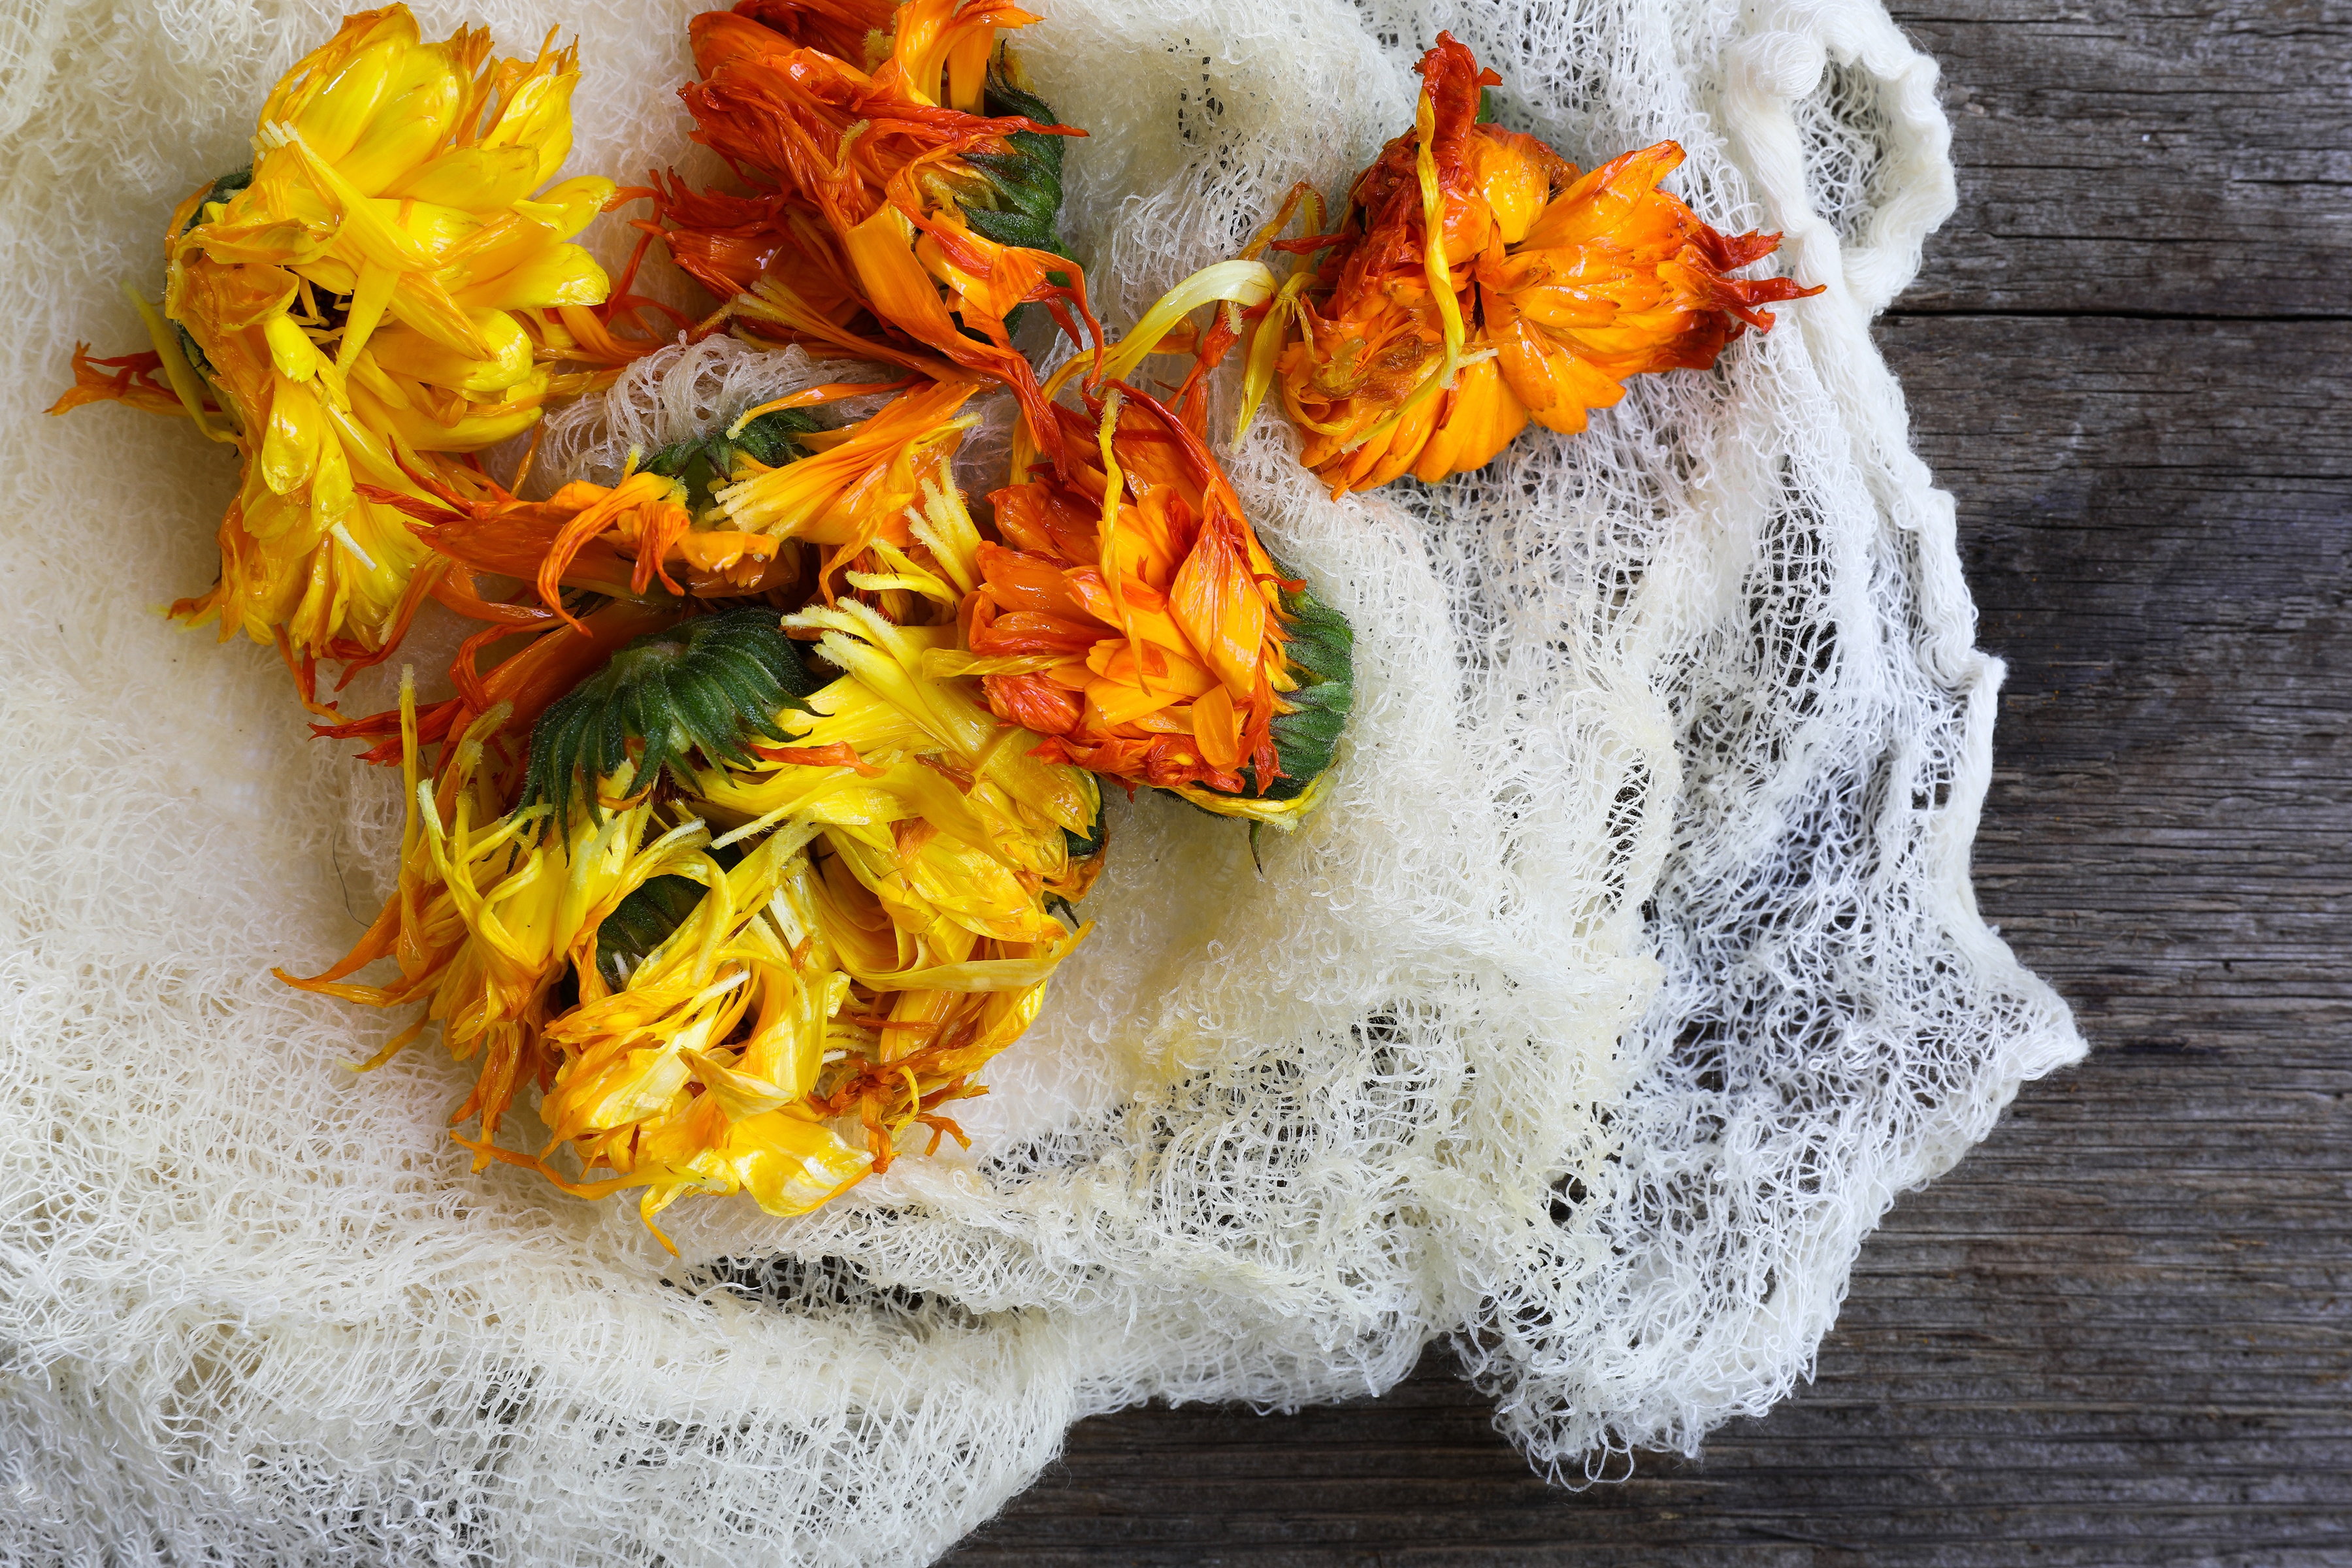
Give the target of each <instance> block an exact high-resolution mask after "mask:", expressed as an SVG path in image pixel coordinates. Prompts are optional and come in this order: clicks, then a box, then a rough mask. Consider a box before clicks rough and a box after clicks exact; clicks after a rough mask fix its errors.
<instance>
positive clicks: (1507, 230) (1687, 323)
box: [1245, 33, 1820, 495]
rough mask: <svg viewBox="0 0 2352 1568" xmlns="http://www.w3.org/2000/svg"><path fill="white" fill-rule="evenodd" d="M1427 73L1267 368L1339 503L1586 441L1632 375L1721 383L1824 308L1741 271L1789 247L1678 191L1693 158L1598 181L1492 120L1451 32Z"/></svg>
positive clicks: (1316, 241)
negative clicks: (1781, 320)
mask: <svg viewBox="0 0 2352 1568" xmlns="http://www.w3.org/2000/svg"><path fill="white" fill-rule="evenodd" d="M1420 71H1421V76H1422V82H1423V86H1422V92H1421V98H1420V101H1419V105H1418V108H1417V110H1416V113H1415V122H1414V129H1413V130H1412V132H1410V133H1408V134H1406V135H1403V136H1400V137H1398V138H1396V139H1395V140H1394V141H1392V142H1390V143H1389V144H1388V146H1387V147H1386V148H1384V149H1382V151H1381V155H1380V156H1379V158H1377V159H1375V160H1374V161H1373V163H1372V164H1371V166H1370V167H1369V168H1367V169H1366V170H1364V172H1363V173H1362V174H1360V175H1358V176H1357V178H1356V181H1355V183H1354V184H1352V185H1351V186H1350V187H1349V203H1348V208H1347V212H1346V216H1344V218H1343V219H1342V221H1341V223H1340V225H1339V229H1338V230H1337V232H1335V233H1332V234H1328V235H1317V236H1314V237H1310V238H1307V239H1304V240H1286V241H1277V242H1276V248H1277V249H1287V250H1294V251H1303V252H1307V253H1310V254H1311V253H1315V252H1320V253H1321V254H1322V259H1321V261H1320V263H1319V264H1318V266H1317V267H1315V268H1313V269H1312V270H1311V271H1308V270H1306V269H1303V268H1302V269H1301V270H1300V271H1299V272H1297V273H1295V274H1294V275H1293V277H1292V279H1291V280H1290V281H1289V283H1287V284H1286V286H1285V287H1284V289H1283V290H1282V292H1281V294H1280V295H1279V296H1277V298H1276V300H1275V301H1274V302H1273V304H1272V306H1271V307H1270V309H1269V310H1268V311H1267V314H1266V316H1265V321H1264V322H1263V323H1262V325H1261V326H1260V328H1259V331H1260V334H1261V337H1260V342H1259V343H1258V344H1255V345H1254V346H1253V352H1252V354H1251V374H1250V377H1249V382H1250V384H1249V387H1248V389H1247V392H1246V393H1245V401H1246V403H1247V405H1249V406H1250V407H1253V408H1254V407H1255V405H1256V403H1257V401H1258V399H1259V398H1261V397H1262V396H1263V395H1264V394H1265V391H1266V389H1267V387H1268V385H1269V384H1272V385H1275V386H1277V387H1278V388H1279V390H1280V394H1281V397H1282V402H1283V405H1284V407H1285V409H1286V411H1287V412H1288V413H1289V415H1290V417H1291V419H1292V421H1293V422H1294V423H1295V424H1296V425H1297V426H1298V429H1299V431H1300V434H1301V436H1302V437H1303V439H1304V445H1303V447H1302V450H1301V454H1300V456H1301V460H1302V461H1304V462H1305V463H1306V464H1307V467H1308V468H1311V469H1313V470H1314V471H1315V472H1316V473H1317V474H1318V476H1319V477H1321V478H1322V479H1325V480H1326V481H1327V482H1328V483H1329V484H1330V486H1331V489H1332V493H1333V494H1334V495H1341V494H1345V493H1346V492H1347V491H1349V490H1351V489H1354V490H1360V489H1373V488H1375V487H1377V486H1380V485H1384V484H1386V483H1388V482H1389V481H1390V480H1391V479H1395V478H1396V477H1397V476H1399V475H1400V474H1404V473H1411V474H1413V475H1415V476H1417V477H1418V478H1420V479H1424V480H1435V479H1443V478H1444V476H1446V475H1447V474H1450V473H1459V472H1465V471H1467V470H1469V469H1472V468H1479V467H1481V466H1483V465H1484V464H1485V463H1486V462H1487V461H1488V460H1489V459H1491V458H1493V457H1494V456H1495V454H1496V453H1497V452H1499V451H1501V450H1502V449H1503V447H1506V446H1507V445H1508V444H1509V442H1510V441H1511V438H1512V437H1515V436H1517V434H1518V433H1519V432H1520V431H1521V430H1523V429H1525V428H1526V426H1527V424H1528V420H1529V419H1533V420H1535V421H1536V422H1537V423H1538V424H1541V425H1543V426H1547V427H1549V428H1550V429H1555V430H1564V431H1572V430H1580V429H1582V428H1583V427H1584V423H1585V411H1586V410H1587V409H1591V408H1603V407H1607V406H1609V405H1612V404H1614V403H1615V402H1616V401H1617V400H1618V399H1619V398H1621V397H1622V396H1623V395H1624V385H1623V383H1624V379H1625V378H1626V377H1627V376H1630V375H1635V374H1641V373H1643V372H1646V371H1656V370H1666V369H1672V368H1675V367H1677V366H1679V367H1685V368H1689V369H1697V370H1704V369H1706V368H1707V367H1708V366H1710V365H1712V364H1713V363H1715V360H1716V356H1717V354H1718V353H1721V351H1722V349H1723V346H1724V344H1725V343H1727V342H1729V341H1730V340H1731V339H1733V338H1735V337H1737V336H1738V335H1739V333H1740V331H1742V330H1743V329H1744V328H1746V327H1750V326H1752V327H1755V328H1756V329H1757V330H1759V331H1766V330H1769V328H1770V326H1771V324H1772V317H1771V315H1770V313H1769V312H1768V311H1766V310H1761V309H1759V307H1760V306H1762V305H1764V304H1767V303H1770V302H1773V301H1777V300H1793V299H1801V298H1803V297H1804V296H1806V295H1809V294H1815V293H1819V292H1820V289H1802V288H1800V287H1798V286H1797V285H1796V284H1795V283H1794V282H1791V281H1790V280H1789V279H1779V278H1773V279H1757V280H1749V281H1741V280H1738V279H1732V278H1730V277H1728V276H1727V274H1728V273H1730V272H1731V271H1733V270H1735V269H1737V268H1740V267H1744V266H1746V265H1748V263H1750V262H1753V261H1757V260H1759V259H1761V258H1764V257H1765V256H1768V255H1769V254H1770V253H1771V251H1772V249H1773V247H1775V246H1776V245H1778V244H1779V242H1780V236H1778V235H1764V234H1748V235H1742V236H1738V237H1731V236H1727V235H1724V234H1722V233H1720V232H1718V231H1717V230H1716V229H1714V228H1712V227H1710V226H1707V225H1706V223H1705V222H1703V221H1701V220H1700V219H1699V218H1698V217H1697V216H1696V215H1695V214H1693V213H1692V212H1691V210H1690V209H1689V208H1688V207H1686V206H1685V205H1683V204H1682V203H1681V202H1680V201H1677V200H1676V199H1675V197H1673V196H1672V195H1667V194H1666V193H1665V192H1664V191H1661V190H1659V189H1658V188H1657V185H1658V182H1659V181H1660V180H1661V179H1663V178H1664V176H1665V175H1666V174H1669V173H1671V172H1672V171H1673V170H1674V169H1675V167H1676V166H1677V165H1678V164H1680V163H1681V162H1682V158H1683V153H1682V149H1681V148H1680V147H1677V146H1676V145H1675V143H1673V142H1660V143H1658V144H1657V145H1656V146H1654V147H1650V148H1647V149H1644V150H1643V151H1641V152H1638V153H1627V154H1625V155H1624V156H1623V157H1621V158H1619V159H1617V160H1615V161H1614V162H1612V163H1609V164H1607V165H1605V166H1604V167H1602V168H1600V169H1596V170H1594V171H1593V172H1592V173H1591V174H1581V175H1580V174H1579V172H1578V171H1577V169H1576V168H1575V166H1574V165H1572V164H1570V163H1567V162H1566V161H1564V160H1563V159H1561V158H1560V157H1559V155H1558V154H1557V153H1553V152H1552V151H1551V149H1549V148H1548V147H1546V146H1545V145H1543V143H1541V142H1538V141H1536V140H1535V139H1534V138H1533V137H1531V136H1526V135H1523V134H1520V133H1519V132H1512V131H1506V130H1504V129H1502V128H1501V127H1499V126H1496V125H1492V124H1487V123H1485V122H1484V121H1481V120H1480V118H1479V115H1480V105H1481V102H1482V96H1483V89H1485V88H1486V87H1489V86H1494V85H1498V84H1499V83H1500V81H1501V78H1499V77H1497V76H1496V74H1495V73H1494V72H1492V71H1481V70H1480V69H1479V68H1478V63H1477V61H1476V60H1475V58H1472V56H1471V53H1470V51H1469V50H1468V49H1467V48H1466V47H1464V46H1463V45H1462V44H1460V43H1458V42H1456V41H1455V40H1454V38H1453V37H1451V36H1450V35H1447V34H1444V33H1441V34H1439V35H1438V39H1437V45H1436V47H1434V48H1433V49H1431V50H1430V51H1429V53H1428V54H1427V55H1425V56H1423V59H1422V62H1421V66H1420ZM1297 199H1298V197H1297V194H1294V197H1293V201H1294V203H1295V202H1296V201H1297ZM1291 210H1292V209H1291V208H1289V207H1286V209H1285V212H1284V216H1283V218H1282V219H1280V220H1277V222H1278V224H1279V223H1282V222H1286V221H1287V218H1288V216H1289V213H1290V211H1291ZM1319 212H1320V204H1319V203H1316V204H1312V205H1310V206H1309V214H1310V223H1312V222H1313V221H1314V219H1315V216H1316V215H1319Z"/></svg>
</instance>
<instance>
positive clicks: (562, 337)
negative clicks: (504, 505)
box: [55, 5, 614, 658]
mask: <svg viewBox="0 0 2352 1568" xmlns="http://www.w3.org/2000/svg"><path fill="white" fill-rule="evenodd" d="M552 40H553V35H552V34H551V35H550V46H551V45H552ZM578 77H579V70H578V60H577V52H576V50H575V49H572V48H563V49H556V48H553V47H542V48H541V51H540V53H539V55H538V57H537V58H534V59H530V60H522V59H499V58H492V56H491V48H490V42H489V37H488V33H487V32H486V31H484V30H482V29H478V28H476V29H461V30H460V31H459V32H457V34H455V35H454V36H452V37H449V38H448V39H446V40H445V41H443V42H440V43H425V42H424V41H423V40H422V39H421V38H420V37H419V35H418V32H417V27H416V21H415V17H414V16H411V15H410V14H409V12H408V10H407V8H406V7H405V6H400V5H394V6H391V7H388V8H386V9H383V10H380V11H369V12H364V13H362V14H360V15H358V16H352V17H350V18H348V19H347V20H345V22H344V23H343V26H342V28H341V31H340V32H338V33H337V34H336V36H335V37H334V38H333V39H332V41H331V42H329V43H328V44H327V45H326V46H324V47H321V48H320V49H318V50H316V51H314V52H313V53H311V54H310V55H309V56H308V57H306V58H304V59H303V60H302V61H301V62H300V63H299V64H298V65H296V66H295V68H293V69H292V70H291V71H289V73H288V74H287V75H286V77H285V79H283V80H281V81H280V82H278V86H277V87H276V88H275V89H273V90H272V91H271V93H270V94H269V97H268V100H267V101H266V102H264V104H263V105H262V109H261V114H260V120H259V124H258V126H257V129H256V131H255V132H254V138H253V163H252V166H251V167H250V168H248V169H243V170H239V171H237V172H236V173H235V174H227V175H225V176H223V177H222V178H220V179H218V180H215V181H213V182H211V183H209V184H207V185H206V186H205V187H204V188H203V189H201V190H199V191H197V192H195V193H194V195H190V196H189V197H188V199H187V200H185V201H184V202H183V203H181V204H180V206H179V208H178V209H177V210H176V211H175V212H174V213H173V216H172V224H171V228H170V232H169V233H168V235H167V236H166V237H165V241H164V255H165V259H166V275H165V287H164V295H163V307H162V310H161V311H160V312H158V311H157V310H155V309H154V308H153V307H152V306H149V305H147V304H146V303H145V302H144V301H141V302H140V304H141V310H142V313H143V314H144V315H145V316H146V318H147V322H148V327H149V330H150V334H151V336H152V339H153V349H152V363H142V364H141V365H138V366H136V367H133V368H131V369H121V367H123V366H124V365H125V364H126V363H127V362H122V361H117V362H97V361H90V360H89V359H88V358H87V356H86V355H82V354H78V355H77V356H76V364H75V370H76V375H77V386H76V388H75V389H74V390H73V391H71V392H68V394H67V395H66V396H65V397H64V398H63V399H61V400H60V401H59V403H58V407H57V409H56V410H55V411H56V412H63V411H65V410H66V409H68V408H69V407H72V406H74V405H78V404H79V403H82V402H89V401H96V400H100V399H108V398H110V399H113V400H117V401H122V402H127V403H131V404H132V405H134V406H141V407H151V408H152V407H155V406H157V405H158V403H159V401H160V400H159V399H158V398H156V397H155V396H153V395H152V391H153V389H154V386H155V380H154V378H155V375H156V374H161V375H162V376H163V381H164V384H168V385H169V386H170V388H171V389H172V391H173V393H174V394H175V395H176V398H177V402H178V405H179V410H180V411H181V412H184V414H185V415H186V416H188V417H189V418H191V419H193V420H194V421H195V423H196V424H197V426H199V427H200V428H201V429H203V430H204V431H205V434H207V435H208V436H211V437H214V438H215V439H216V440H220V441H223V442H226V443H228V444H231V445H234V446H235V447H236V448H237V450H238V451H239V453H240V454H241V455H242V456H243V458H244V459H245V471H244V475H243V479H242V480H241V482H240V484H239V486H238V489H237V494H236V499H235V500H232V501H231V502H230V504H229V509H228V513H227V515H226V517H225V518H224V519H223V520H222V523H221V528H220V546H221V580H220V583H219V584H218V585H217V586H215V588H214V589H213V590H212V592H211V593H209V594H206V595H202V596H200V597H198V598H194V599H188V600H184V601H182V602H181V603H180V604H178V605H175V606H174V607H173V610H174V614H176V615H178V616H182V617H184V618H185V619H188V620H190V621H201V620H203V619H205V618H207V617H210V616H218V617H219V618H220V622H221V627H222V635H223V636H224V637H226V636H228V635H229V634H230V633H232V632H233V631H235V630H236V629H238V628H242V629H243V630H245V631H246V632H247V634H248V635H249V636H251V637H255V638H256V639H257V640H260V641H264V642H268V641H273V640H275V641H278V642H279V643H280V645H281V646H282V647H288V648H289V655H291V654H294V653H299V655H300V656H302V657H304V658H320V657H334V658H354V657H359V656H362V655H364V654H367V653H370V652H373V651H375V650H377V649H379V648H380V647H382V646H383V641H384V639H385V637H386V636H387V634H388V631H389V628H390V627H391V626H392V625H393V624H394V619H395V613H396V610H397V607H398V606H399V605H400V602H401V599H402V595H403V593H404V590H405V588H406V586H407V584H408V582H409V579H410V574H411V573H412V572H413V571H414V570H415V567H416V565H417V564H418V563H419V561H420V559H421V558H422V556H423V554H424V546H423V545H422V544H420V543H419V542H418V541H417V540H416V538H415V534H414V533H413V531H411V530H410V528H409V527H408V525H407V523H406V521H405V520H404V518H403V517H402V515H401V514H400V512H399V510H398V509H397V508H395V507H394V506H392V505H389V504H387V503H386V502H385V501H383V500H377V499H372V498H371V496H370V495H369V494H368V493H366V492H367V491H368V490H369V489H374V490H378V491H383V492H389V493H392V494H398V495H410V496H420V497H421V496H422V495H423V494H424V493H425V492H424V491H423V490H422V489H420V487H419V485H418V482H417V479H415V478H414V477H412V476H413V475H423V476H426V477H428V478H431V479H435V480H436V481H438V482H439V483H440V484H442V485H443V486H446V487H449V488H454V489H471V488H472V487H475V486H477V485H478V484H479V482H480V480H479V478H478V474H477V473H476V472H475V471H474V470H473V469H472V468H470V467H468V466H467V465H465V464H463V463H461V462H458V461H456V460H454V459H456V458H458V457H460V456H462V455H463V454H466V453H471V452H477V451H479V450H481V449H482V448H484V447H489V446H492V445H494V444H496V443H498V442H499V441H503V440H505V439H506V438H507V437H510V436H513V435H515V434H517V433H518V432H520V431H521V430H523V429H525V428H526V427H528V426H530V424H531V423H532V422H533V421H534V420H536V419H537V418H538V417H539V416H540V410H541V405H543V404H545V403H546V401H547V400H548V398H549V397H550V396H551V395H555V394H557V393H558V392H561V391H565V390H572V389H575V384H585V382H586V379H587V378H586V376H585V375H582V376H577V377H573V378H571V379H570V380H567V378H565V377H563V376H561V375H559V374H556V372H555V370H554V368H553V365H554V363H555V362H557V361H559V360H562V359H564V358H567V357H574V356H576V355H578V354H580V353H582V352H583V351H581V349H580V347H579V333H578V332H577V331H574V330H573V329H574V328H578V329H580V331H590V332H591V333H592V335H593V331H594V329H595V328H596V327H597V326H599V325H600V323H597V322H595V321H593V320H592V318H591V316H590V315H589V314H588V312H589V310H590V308H591V307H593V306H596V305H598V304H599V303H600V302H602V301H604V300H605V299H606V297H607V295H608V294H609V293H610V289H611V285H610V281H609V279H607V278H606V277H605V274H604V269H603V268H601V267H599V266H598V265H597V264H596V262H595V260H594V259H593V258H591V257H590V256H589V254H588V253H587V252H586V251H585V250H583V249H582V248H581V247H579V246H577V245H574V244H571V243H568V242H569V241H570V239H571V237H572V236H574V235H576V234H577V233H579V232H580V230H581V229H582V228H583V227H584V226H586V225H587V223H588V221H589V220H590V219H591V218H592V217H593V216H595V215H596V214H597V213H598V212H599V211H601V210H602V209H603V208H604V205H605V204H606V203H607V202H608V201H609V200H611V199H612V197H613V195H614V184H613V182H611V181H610V180H604V179H599V178H593V177H583V178H576V179H571V180H565V181H562V182H561V183H557V184H551V183H550V182H551V181H552V180H553V177H554V175H555V173H556V171H557V170H558V168H560V167H561V166H562V163H563V161H564V158H565V157H566V156H567V155H568V154H569V153H570V151H571V148H572V114H571V98H572V89H573V86H574V84H575V83H576V82H577V80H578ZM566 312H570V313H571V315H572V325H571V326H567V325H566V320H565V317H566ZM139 357H142V358H143V357H144V356H139ZM107 363H112V364H114V365H116V366H117V367H118V371H119V374H116V375H113V376H109V375H106V374H104V373H103V370H102V368H101V367H102V366H103V365H105V364H107ZM118 383H119V385H118Z"/></svg>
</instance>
